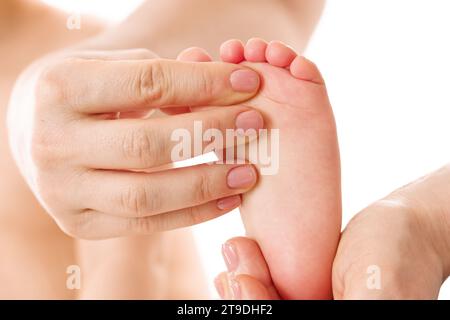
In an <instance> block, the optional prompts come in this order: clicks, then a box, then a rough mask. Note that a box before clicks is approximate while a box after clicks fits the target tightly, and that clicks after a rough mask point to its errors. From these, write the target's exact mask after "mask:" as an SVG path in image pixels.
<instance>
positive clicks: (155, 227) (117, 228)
mask: <svg viewBox="0 0 450 320" xmlns="http://www.w3.org/2000/svg"><path fill="white" fill-rule="evenodd" d="M220 201H228V202H229V204H232V205H233V206H232V207H229V208H228V207H227V208H224V207H221V206H219V205H218V202H220ZM239 205H240V196H239V195H236V196H232V197H229V198H226V199H220V200H214V201H211V202H208V203H205V204H202V205H200V206H196V207H191V208H185V209H182V210H176V211H172V212H167V213H164V214H159V215H155V216H150V217H139V218H124V217H118V216H113V215H110V214H106V213H103V212H98V211H94V210H85V211H83V212H80V213H77V214H75V215H73V216H72V217H71V218H70V219H68V220H67V221H66V222H67V223H65V224H64V223H59V226H60V228H61V229H62V230H63V231H64V232H65V233H67V234H68V235H71V236H73V237H76V238H79V239H91V240H98V239H110V238H115V237H125V236H137V235H149V234H153V233H155V232H161V231H168V230H173V229H178V228H183V227H188V226H192V225H195V224H199V223H202V222H205V221H208V220H211V219H214V218H217V217H219V216H221V215H223V214H225V213H227V212H229V211H231V210H233V209H234V208H236V207H238V206H239Z"/></svg>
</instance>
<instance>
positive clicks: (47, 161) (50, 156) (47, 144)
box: [29, 127, 58, 169]
mask: <svg viewBox="0 0 450 320" xmlns="http://www.w3.org/2000/svg"><path fill="white" fill-rule="evenodd" d="M56 136H57V133H54V134H52V133H51V132H49V130H48V129H47V128H43V127H40V128H39V127H38V128H36V130H35V131H34V132H33V134H32V137H31V143H30V148H29V152H30V157H31V161H32V163H33V164H34V165H35V166H36V168H38V169H49V168H53V167H55V165H56V163H57V159H58V150H57V149H58V148H57V147H56V145H57V144H58V142H57V138H56Z"/></svg>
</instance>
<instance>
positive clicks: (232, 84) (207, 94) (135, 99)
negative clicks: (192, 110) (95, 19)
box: [44, 58, 260, 113]
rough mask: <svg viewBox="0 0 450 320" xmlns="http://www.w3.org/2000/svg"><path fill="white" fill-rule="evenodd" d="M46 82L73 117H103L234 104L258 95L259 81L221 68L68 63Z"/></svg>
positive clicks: (240, 70) (247, 72) (238, 69)
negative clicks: (79, 114)
mask: <svg viewBox="0 0 450 320" xmlns="http://www.w3.org/2000/svg"><path fill="white" fill-rule="evenodd" d="M44 81H45V82H46V83H47V84H50V85H51V86H52V88H51V89H52V90H51V91H50V92H56V97H57V98H58V99H59V100H61V99H63V100H64V101H63V102H64V104H68V105H70V106H72V107H73V108H74V109H75V110H76V111H77V112H81V113H107V112H120V111H132V110H137V109H140V108H152V107H153V108H159V107H163V106H164V107H167V106H169V107H170V106H174V107H176V106H186V105H188V106H205V105H216V106H221V105H232V104H238V103H240V102H243V101H246V100H248V99H250V98H251V97H253V96H254V95H255V94H256V92H257V91H258V88H259V81H260V79H259V76H258V74H257V73H256V72H255V71H253V70H251V69H249V68H247V67H244V66H240V65H235V64H228V63H223V62H204V63H196V62H182V61H175V60H165V59H148V60H118V61H105V60H93V59H80V58H72V59H70V60H69V61H67V60H66V61H65V63H62V64H60V65H58V66H56V67H54V68H52V69H51V70H50V71H48V72H47V73H46V74H45V76H44ZM58 102H61V101H58Z"/></svg>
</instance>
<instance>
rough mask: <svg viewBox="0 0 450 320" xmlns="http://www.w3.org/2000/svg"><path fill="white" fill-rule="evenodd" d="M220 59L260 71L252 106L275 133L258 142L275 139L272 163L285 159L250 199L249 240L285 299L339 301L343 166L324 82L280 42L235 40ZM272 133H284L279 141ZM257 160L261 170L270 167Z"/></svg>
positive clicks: (246, 213)
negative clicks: (334, 282)
mask: <svg viewBox="0 0 450 320" xmlns="http://www.w3.org/2000/svg"><path fill="white" fill-rule="evenodd" d="M220 53H221V58H222V60H223V61H224V62H229V63H243V64H245V65H246V66H248V67H250V68H252V69H254V70H256V71H257V72H259V74H260V77H261V88H260V93H259V94H258V95H257V96H256V97H255V98H253V99H251V100H250V101H248V102H246V105H248V106H250V107H253V108H255V109H257V110H259V111H260V112H261V113H262V114H263V116H264V121H265V123H266V128H268V130H269V132H268V135H267V136H266V137H263V136H260V138H259V141H256V142H254V143H260V142H261V140H262V139H267V142H268V143H269V145H270V148H271V149H272V150H271V152H272V154H271V155H270V158H269V159H271V160H274V159H275V160H276V159H279V166H278V167H277V170H276V172H275V171H274V172H271V173H270V174H269V175H261V176H260V180H259V182H258V184H257V186H256V187H255V188H254V189H253V190H251V191H250V192H248V193H246V194H244V195H243V201H242V207H241V214H242V218H243V221H244V225H245V228H246V231H247V235H248V236H249V237H251V238H253V239H255V240H256V241H257V243H258V244H259V246H260V248H261V250H262V253H263V255H264V257H265V260H266V261H267V264H268V267H269V269H270V274H271V276H272V279H273V281H274V284H275V287H276V288H277V290H278V292H279V294H280V295H281V297H282V298H284V299H327V298H331V297H332V290H331V270H332V263H333V258H334V256H335V253H336V248H337V244H338V240H339V234H340V226H341V191H340V161H339V148H338V142H337V134H336V127H335V122H334V117H333V112H332V109H331V105H330V103H329V100H328V96H327V91H326V88H325V85H324V82H323V79H322V76H321V74H320V72H319V70H318V69H317V68H316V66H315V65H314V64H313V63H312V62H310V61H308V60H307V59H305V58H304V57H301V56H297V54H296V53H295V52H294V51H293V50H292V49H290V48H289V47H287V46H285V45H284V44H282V43H280V42H271V43H269V44H267V43H266V42H264V41H263V40H260V39H251V40H250V41H248V43H247V44H246V45H245V46H243V45H242V43H241V42H239V41H237V40H230V41H228V42H226V43H224V44H223V45H222V46H221V50H220ZM271 129H277V130H279V132H278V133H279V139H278V141H277V140H276V139H275V140H274V139H272V137H273V134H275V131H272V130H271ZM275 144H278V147H279V148H278V150H277V148H276V145H275ZM275 152H278V154H275ZM249 160H250V161H251V162H253V163H255V165H256V166H257V167H259V169H260V171H262V169H263V168H264V167H265V166H266V164H263V163H261V161H259V159H256V161H255V159H251V158H249Z"/></svg>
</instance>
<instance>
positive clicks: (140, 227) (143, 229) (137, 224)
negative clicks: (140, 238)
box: [128, 217, 161, 234]
mask: <svg viewBox="0 0 450 320" xmlns="http://www.w3.org/2000/svg"><path fill="white" fill-rule="evenodd" d="M128 229H129V230H130V231H131V232H132V233H135V234H152V233H154V232H157V231H161V230H160V229H159V228H158V227H157V226H156V225H155V223H154V222H153V219H151V217H146V218H143V217H142V218H135V219H131V220H130V221H129V227H128Z"/></svg>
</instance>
